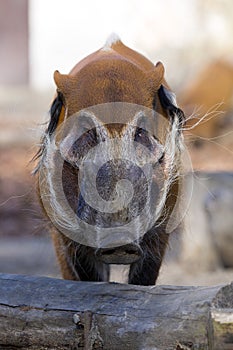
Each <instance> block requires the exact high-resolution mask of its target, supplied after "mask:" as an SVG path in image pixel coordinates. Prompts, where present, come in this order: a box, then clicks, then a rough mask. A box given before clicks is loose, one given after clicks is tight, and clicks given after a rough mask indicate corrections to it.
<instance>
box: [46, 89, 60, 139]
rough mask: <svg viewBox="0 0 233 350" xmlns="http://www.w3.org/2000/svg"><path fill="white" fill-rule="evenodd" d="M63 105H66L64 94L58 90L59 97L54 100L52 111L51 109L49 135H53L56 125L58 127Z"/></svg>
mask: <svg viewBox="0 0 233 350" xmlns="http://www.w3.org/2000/svg"><path fill="white" fill-rule="evenodd" d="M63 106H64V103H63V96H62V94H61V93H60V92H58V94H57V97H56V98H55V100H54V101H53V103H52V105H51V108H50V111H49V114H50V122H49V126H48V129H47V133H48V134H49V136H51V135H52V133H53V132H54V131H55V130H56V127H57V125H58V121H59V116H60V114H61V109H62V107H63Z"/></svg>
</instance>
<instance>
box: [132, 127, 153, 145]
mask: <svg viewBox="0 0 233 350" xmlns="http://www.w3.org/2000/svg"><path fill="white" fill-rule="evenodd" d="M134 141H136V142H139V143H141V144H142V145H143V146H145V147H147V148H148V149H149V150H150V151H152V148H153V145H152V143H151V140H150V137H149V133H148V131H146V130H145V129H143V128H139V127H137V128H136V131H135V135H134Z"/></svg>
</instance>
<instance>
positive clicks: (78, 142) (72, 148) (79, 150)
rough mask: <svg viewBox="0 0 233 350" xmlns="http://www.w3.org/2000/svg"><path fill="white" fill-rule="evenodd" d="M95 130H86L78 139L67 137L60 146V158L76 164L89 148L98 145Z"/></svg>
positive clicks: (71, 136) (73, 136) (72, 136)
mask: <svg viewBox="0 0 233 350" xmlns="http://www.w3.org/2000/svg"><path fill="white" fill-rule="evenodd" d="M98 142H99V141H98V136H97V132H96V129H95V128H93V129H91V130H87V131H86V132H83V134H82V135H81V136H79V137H77V136H75V135H68V136H67V137H66V138H65V139H64V140H63V141H62V142H61V144H60V152H61V155H62V157H63V158H64V159H65V160H66V161H67V162H69V163H71V164H74V163H75V164H76V163H77V162H79V160H80V159H82V158H83V157H84V156H85V155H86V154H87V153H88V152H89V151H90V149H91V148H93V147H95V146H96V145H97V144H98Z"/></svg>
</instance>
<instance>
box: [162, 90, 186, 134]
mask: <svg viewBox="0 0 233 350" xmlns="http://www.w3.org/2000/svg"><path fill="white" fill-rule="evenodd" d="M158 97H159V101H160V103H161V106H162V108H163V109H164V110H165V112H166V113H167V116H168V117H169V119H170V120H171V121H172V122H173V120H174V117H175V116H178V119H179V124H180V126H181V127H182V126H183V125H184V123H185V115H184V112H183V111H182V110H181V109H180V108H179V107H178V106H177V102H176V95H175V94H174V92H172V91H171V90H169V89H167V88H166V87H165V86H164V85H161V86H160V88H159V89H158Z"/></svg>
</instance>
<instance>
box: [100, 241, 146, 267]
mask: <svg viewBox="0 0 233 350" xmlns="http://www.w3.org/2000/svg"><path fill="white" fill-rule="evenodd" d="M96 256H97V258H98V259H99V260H101V261H102V262H103V263H105V264H119V265H126V264H132V263H133V262H135V261H137V260H139V259H140V258H141V256H142V250H141V248H140V247H139V246H137V245H136V244H134V243H132V244H126V245H124V246H120V247H115V248H100V249H98V250H97V251H96Z"/></svg>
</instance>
